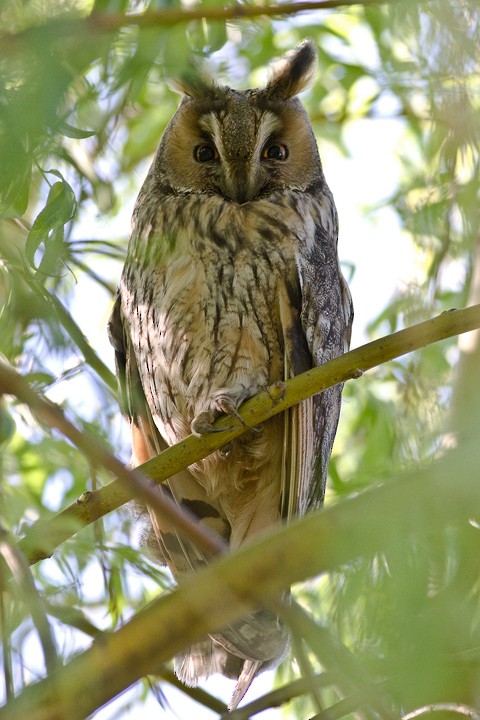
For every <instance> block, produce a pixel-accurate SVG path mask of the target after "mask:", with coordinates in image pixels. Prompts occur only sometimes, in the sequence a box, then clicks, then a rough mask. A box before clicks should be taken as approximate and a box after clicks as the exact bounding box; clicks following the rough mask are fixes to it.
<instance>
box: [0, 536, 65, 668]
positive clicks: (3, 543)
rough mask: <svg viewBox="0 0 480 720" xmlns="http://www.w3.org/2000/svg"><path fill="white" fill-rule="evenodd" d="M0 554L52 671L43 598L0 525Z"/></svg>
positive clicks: (54, 651)
mask: <svg viewBox="0 0 480 720" xmlns="http://www.w3.org/2000/svg"><path fill="white" fill-rule="evenodd" d="M0 555H1V556H2V557H3V559H4V561H5V563H6V565H7V567H8V569H9V570H10V572H11V574H12V577H13V579H14V580H15V582H16V583H17V585H18V586H19V587H20V589H21V590H22V599H23V600H24V602H25V604H26V605H27V607H28V610H29V612H30V615H31V617H32V621H33V624H34V626H35V628H36V630H37V632H38V637H39V639H40V645H41V647H42V651H43V657H44V659H45V667H46V670H47V673H53V672H54V671H55V670H56V669H57V667H58V655H57V649H56V647H55V640H54V637H53V633H52V630H51V628H50V624H49V622H48V618H47V614H46V611H45V607H44V605H43V600H42V598H41V597H40V595H39V594H38V592H37V588H36V586H35V581H34V579H33V576H32V573H31V570H30V568H29V566H28V563H27V561H26V560H25V557H24V556H23V554H22V552H21V551H20V550H19V548H18V546H17V543H16V542H15V539H14V538H13V537H12V536H11V535H10V533H9V532H8V531H7V530H6V529H5V528H4V527H1V526H0Z"/></svg>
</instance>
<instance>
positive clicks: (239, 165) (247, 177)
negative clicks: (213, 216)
mask: <svg viewBox="0 0 480 720" xmlns="http://www.w3.org/2000/svg"><path fill="white" fill-rule="evenodd" d="M256 170H257V168H255V167H254V165H253V163H248V162H245V161H243V160H242V161H241V162H231V163H230V165H229V173H228V175H227V176H226V177H225V188H224V192H225V195H226V196H227V197H228V198H229V199H230V200H233V201H234V202H236V203H238V204H239V205H243V204H244V203H247V202H250V201H251V200H254V199H255V198H256V197H257V195H258V194H259V193H260V190H261V189H262V187H263V180H262V179H261V178H259V177H258V173H257V172H256Z"/></svg>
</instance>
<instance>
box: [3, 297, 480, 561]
mask: <svg viewBox="0 0 480 720" xmlns="http://www.w3.org/2000/svg"><path fill="white" fill-rule="evenodd" d="M479 327H480V305H474V306H472V307H470V308H466V309H463V310H451V311H449V312H446V313H442V314H441V315H439V316H438V317H436V318H433V319H431V320H427V321H425V322H422V323H419V324H418V325H414V326H412V327H410V328H407V329H405V330H400V331H399V332H396V333H393V334H392V335H387V336H386V337H383V338H380V339H379V340H374V341H373V342H370V343H367V344H366V345H362V346H361V347H359V348H356V349H355V350H351V351H350V352H349V353H346V354H345V355H342V356H341V357H339V358H336V359H335V360H332V361H330V362H328V363H326V364H325V365H321V366H319V367H316V368H313V369H312V370H309V371H307V372H305V373H303V374H301V375H297V377H295V378H293V379H292V380H289V381H288V382H286V383H280V384H275V385H273V386H271V387H270V388H268V390H266V391H264V392H261V393H259V394H258V395H257V396H255V397H253V398H251V399H250V400H248V401H247V402H246V403H244V404H243V405H242V407H241V408H240V410H239V414H240V416H241V418H242V419H243V423H244V424H243V423H242V422H241V421H240V420H238V419H236V418H231V417H228V418H227V417H223V418H220V419H219V420H217V422H216V423H215V426H216V427H219V428H220V427H221V428H228V429H225V431H224V432H222V433H211V434H210V435H204V436H202V437H196V436H194V435H190V436H189V437H187V438H185V440H182V441H181V442H179V443H177V444H176V445H174V446H172V447H171V448H168V449H167V450H165V451H164V452H162V453H161V454H160V455H158V456H157V457H155V458H153V459H152V460H149V461H148V462H147V463H144V464H143V465H141V466H139V468H138V469H137V470H138V471H141V472H142V473H143V474H144V475H147V476H148V477H150V478H152V479H153V480H155V481H156V482H163V481H164V480H166V479H167V478H169V477H171V476H172V475H174V474H175V473H177V472H179V471H180V470H182V469H183V468H185V467H187V466H188V465H191V464H192V463H195V462H198V461H199V460H201V459H202V458H204V457H205V456H206V455H208V454H209V453H211V452H213V451H214V450H216V449H218V448H220V447H222V446H223V445H225V444H226V443H228V442H230V441H231V440H234V439H235V438H236V437H238V436H239V435H241V434H242V433H244V432H245V425H246V426H248V427H253V426H255V425H258V424H259V423H262V422H264V421H265V420H267V419H268V418H270V417H272V416H273V415H276V414H278V413H280V412H283V411H284V410H286V409H288V408H290V407H292V406H293V405H296V404H297V403H299V402H300V401H301V400H304V399H305V398H307V397H309V396H310V395H315V394H316V393H318V392H321V391H322V390H325V389H326V388H328V387H331V386H332V385H336V384H337V383H339V382H344V381H345V380H348V379H350V378H358V377H359V376H360V375H361V374H362V373H363V372H365V371H366V370H369V369H371V368H373V367H375V366H376V365H379V364H381V363H384V362H387V361H389V360H393V359H394V358H397V357H400V356H401V355H405V354H406V353H409V352H412V351H414V350H418V349H420V348H422V347H424V346H426V345H429V344H431V343H434V342H438V341H440V340H444V339H446V338H449V337H453V336H455V335H458V334H460V333H464V332H468V331H470V330H474V329H476V328H479ZM3 367H4V366H3V365H1V364H0V392H1V391H2V389H3V392H13V394H17V393H16V392H14V391H13V390H12V389H10V391H8V390H6V389H5V388H4V385H5V381H3V386H2V368H3ZM20 381H21V382H22V383H25V381H23V380H22V379H21V378H20V377H19V376H16V382H17V384H19V383H20ZM20 399H22V398H20ZM37 400H38V396H36V400H35V402H37ZM24 402H27V404H29V402H28V398H25V399H24ZM48 406H49V408H51V407H52V406H51V404H50V403H48ZM32 409H33V408H32ZM60 412H61V411H60ZM83 435H84V443H83V447H82V450H83V451H84V452H85V454H86V455H87V457H89V459H90V460H91V461H92V462H95V463H98V462H99V457H98V454H95V455H94V456H92V455H91V453H89V450H88V449H87V445H88V443H87V440H88V436H87V435H86V433H84V434H83ZM67 437H68V436H67ZM92 442H94V447H96V446H97V445H98V441H97V440H96V439H95V438H92ZM102 451H103V452H105V451H104V450H103V448H102ZM116 462H117V463H118V462H119V461H118V460H117V461H116ZM105 467H107V465H105ZM122 467H123V466H122ZM109 469H112V468H111V467H109ZM113 472H115V471H114V470H113ZM131 498H132V493H131V491H130V490H129V488H128V487H127V486H126V485H125V484H123V483H122V481H121V480H113V481H112V482H110V483H108V484H107V485H105V486H104V487H102V488H100V489H99V490H97V491H95V492H88V493H84V494H83V495H81V496H80V498H78V500H77V501H76V502H75V503H72V504H71V505H69V506H68V507H67V508H65V509H64V510H62V511H60V512H59V513H58V514H57V515H55V516H54V517H53V518H51V519H50V520H47V521H40V522H38V523H36V524H34V525H33V526H32V527H31V528H30V529H29V531H28V533H27V535H26V537H25V538H24V539H23V540H21V541H20V546H21V548H22V550H23V552H24V553H25V555H26V556H27V558H28V559H29V560H30V562H32V563H33V562H37V561H39V560H42V559H44V558H47V557H50V556H51V555H52V553H53V552H54V550H55V548H57V547H58V546H59V545H60V544H61V543H62V542H64V541H65V540H67V539H68V538H70V537H71V536H72V535H73V534H74V533H75V532H77V531H78V530H79V529H80V528H81V527H83V526H85V525H88V524H90V523H92V522H94V521H95V520H98V519H99V518H100V517H102V516H103V515H105V514H107V513H108V512H111V511H112V510H115V509H117V508H118V507H120V506H121V505H123V504H124V503H125V502H127V501H128V500H130V499H131Z"/></svg>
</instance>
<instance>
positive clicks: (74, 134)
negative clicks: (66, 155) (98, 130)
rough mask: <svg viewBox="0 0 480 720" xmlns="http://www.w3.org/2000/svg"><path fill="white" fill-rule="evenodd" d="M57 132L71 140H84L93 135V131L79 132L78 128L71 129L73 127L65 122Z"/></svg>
mask: <svg viewBox="0 0 480 720" xmlns="http://www.w3.org/2000/svg"><path fill="white" fill-rule="evenodd" d="M58 130H59V132H60V133H61V134H62V135H65V136H66V137H69V138H73V139H74V140H85V139H86V138H89V137H92V135H95V130H80V128H76V127H73V125H70V124H69V123H67V122H64V123H62V124H61V125H60V126H59V128H58Z"/></svg>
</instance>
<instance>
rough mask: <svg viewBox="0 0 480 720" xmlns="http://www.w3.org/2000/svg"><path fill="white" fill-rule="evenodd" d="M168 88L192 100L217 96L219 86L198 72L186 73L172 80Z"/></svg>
mask: <svg viewBox="0 0 480 720" xmlns="http://www.w3.org/2000/svg"><path fill="white" fill-rule="evenodd" d="M168 86H169V88H170V89H171V90H173V91H174V92H177V93H179V94H180V95H188V97H192V98H204V97H209V96H211V95H215V94H216V91H217V86H216V85H215V83H214V81H213V80H212V79H211V78H208V77H206V76H203V75H200V74H199V73H198V72H197V71H195V70H192V71H191V72H185V73H183V74H182V75H181V76H180V77H178V78H171V79H170V80H169V81H168Z"/></svg>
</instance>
